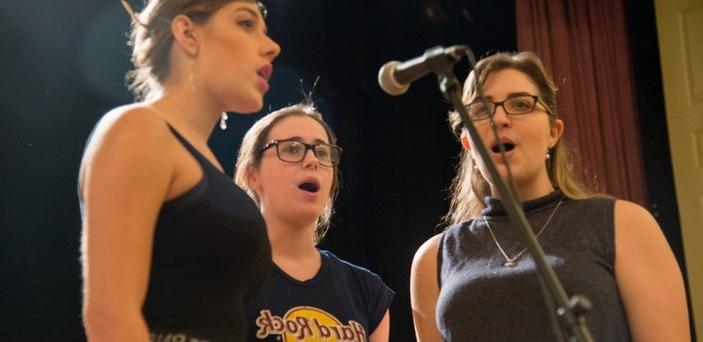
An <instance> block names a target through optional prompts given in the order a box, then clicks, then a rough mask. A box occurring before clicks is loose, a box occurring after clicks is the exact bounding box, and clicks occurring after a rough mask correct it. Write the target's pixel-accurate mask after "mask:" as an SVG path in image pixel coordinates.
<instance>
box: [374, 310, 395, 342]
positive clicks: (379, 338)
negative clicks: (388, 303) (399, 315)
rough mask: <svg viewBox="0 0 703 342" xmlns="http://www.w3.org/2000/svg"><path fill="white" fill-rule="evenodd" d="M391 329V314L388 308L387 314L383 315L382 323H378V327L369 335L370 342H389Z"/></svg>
mask: <svg viewBox="0 0 703 342" xmlns="http://www.w3.org/2000/svg"><path fill="white" fill-rule="evenodd" d="M390 330H391V315H390V313H388V310H386V314H385V315H383V319H381V323H378V326H377V327H376V329H375V330H374V331H373V332H372V333H371V336H369V342H388V338H389V337H390Z"/></svg>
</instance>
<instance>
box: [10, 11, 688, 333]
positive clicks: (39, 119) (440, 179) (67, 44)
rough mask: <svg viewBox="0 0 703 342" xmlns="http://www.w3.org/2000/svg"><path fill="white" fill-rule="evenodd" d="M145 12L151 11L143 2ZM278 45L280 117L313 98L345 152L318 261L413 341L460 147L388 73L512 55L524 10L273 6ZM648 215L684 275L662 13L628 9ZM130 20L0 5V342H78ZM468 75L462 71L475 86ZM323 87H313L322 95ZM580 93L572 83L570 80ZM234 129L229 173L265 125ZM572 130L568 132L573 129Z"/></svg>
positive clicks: (274, 100) (424, 88)
mask: <svg viewBox="0 0 703 342" xmlns="http://www.w3.org/2000/svg"><path fill="white" fill-rule="evenodd" d="M132 3H133V4H134V5H135V6H136V7H137V8H140V6H139V5H140V3H141V2H140V1H132ZM266 4H267V5H268V7H269V12H270V16H269V18H268V20H267V21H268V25H269V32H270V35H271V36H272V37H273V38H274V39H275V40H276V41H278V43H279V44H280V45H281V47H282V54H281V56H280V57H279V58H278V59H277V60H276V62H275V69H276V70H275V72H274V76H273V78H272V80H271V83H272V90H271V92H270V93H269V94H268V95H267V98H266V99H267V104H266V106H265V108H266V109H268V108H273V109H276V108H279V107H281V106H284V105H287V104H290V103H295V102H298V101H300V100H302V99H303V93H304V92H310V91H312V92H313V99H314V100H315V101H316V102H317V104H318V107H319V108H320V110H321V111H322V112H323V114H324V115H325V116H326V119H327V120H328V121H329V122H330V123H331V124H332V126H333V128H334V129H335V130H336V132H337V135H338V137H339V143H340V144H341V145H342V146H343V147H344V157H343V161H342V164H341V175H342V183H343V184H342V188H341V194H340V196H339V198H338V201H337V214H336V216H335V217H334V220H333V226H332V228H331V230H330V232H329V233H328V235H327V238H326V239H325V241H324V242H323V243H322V244H321V247H322V248H325V249H329V250H331V251H333V252H334V253H336V254H337V255H338V256H340V257H342V258H345V259H347V260H349V261H351V262H353V263H356V264H359V265H362V266H365V267H368V268H370V269H371V270H373V271H374V272H376V273H378V274H380V275H381V276H382V277H383V278H384V280H385V281H386V283H387V284H388V285H389V286H390V287H391V288H393V289H394V290H395V291H396V292H397V295H396V297H395V299H394V301H393V304H392V307H391V318H392V320H391V321H392V327H391V339H392V340H394V341H408V340H412V339H413V338H414V333H413V330H412V320H411V315H410V304H409V294H408V287H409V281H408V279H409V271H410V263H411V260H412V257H413V255H414V252H415V250H416V249H417V247H419V245H420V244H421V243H422V242H424V241H425V240H426V239H427V238H429V237H430V236H432V235H434V234H436V233H437V232H438V228H436V226H437V224H438V222H439V220H440V218H441V216H442V215H444V213H445V212H446V210H447V203H446V196H447V192H446V188H447V187H448V185H449V182H450V180H451V178H452V176H453V173H454V166H455V164H456V161H457V158H456V156H457V155H458V152H459V146H458V144H457V143H456V142H455V141H454V139H453V138H452V136H451V134H450V132H449V130H448V126H447V123H446V112H447V110H448V109H449V107H448V105H447V104H446V103H445V102H444V101H443V100H442V97H441V94H440V92H439V91H438V90H437V86H436V81H435V80H434V79H433V77H427V78H425V79H422V80H420V81H418V82H416V83H415V84H414V85H413V86H412V87H411V89H410V91H409V92H408V93H407V94H406V95H404V96H402V97H390V96H387V95H385V94H383V93H382V92H381V90H380V88H379V87H378V85H377V83H376V74H377V72H378V68H379V67H380V66H381V65H382V64H383V63H385V62H387V61H389V60H393V59H399V60H404V59H409V58H412V57H415V56H417V55H419V54H421V53H422V51H424V50H425V49H427V48H430V47H432V46H435V45H453V44H468V45H470V46H471V47H472V48H473V49H474V52H475V54H476V55H477V56H482V55H485V54H486V53H488V52H490V51H510V50H515V49H516V46H517V43H516V35H515V30H516V28H515V19H514V18H515V13H514V11H515V10H514V7H513V0H499V1H497V0H493V1H489V0H481V1H478V0H463V1H461V0H386V1H358V0H345V1H330V0H295V1H290V0H269V1H267V2H266ZM625 4H626V9H627V16H628V28H629V32H630V42H631V44H630V46H629V47H623V48H627V49H630V51H631V52H632V55H633V70H634V71H635V78H636V79H635V83H636V90H637V105H638V111H639V114H640V120H641V122H640V126H641V127H633V129H634V130H640V132H641V135H642V147H643V154H644V162H645V169H646V178H647V183H648V184H647V186H648V192H649V202H648V203H645V205H646V206H647V207H648V209H650V210H651V211H652V212H653V213H654V214H655V216H656V217H657V219H658V220H659V223H660V225H661V226H662V228H663V229H664V231H665V233H666V235H667V237H668V238H669V241H670V243H671V245H672V248H673V249H674V251H675V253H676V254H677V257H679V260H680V262H681V261H682V247H681V241H680V239H681V237H680V230H679V223H678V217H677V211H676V203H675V197H674V195H675V194H674V190H673V183H672V175H671V167H670V158H669V146H668V142H667V137H666V121H665V114H664V104H663V98H662V91H661V75H660V66H659V56H658V46H657V40H656V27H655V18H654V11H653V4H652V3H651V1H625ZM128 25H129V17H128V16H127V14H126V13H125V12H124V11H123V10H122V8H121V7H120V5H119V1H117V0H90V1H88V0H73V1H57V0H35V1H20V0H9V1H7V0H6V1H3V2H2V3H0V32H1V33H2V37H3V38H2V39H0V79H1V80H2V81H1V82H0V87H1V88H0V115H2V116H1V118H2V121H1V126H0V151H2V155H1V157H2V158H0V220H1V221H0V315H1V317H0V338H1V339H3V340H10V341H15V340H32V341H76V340H81V339H84V336H83V332H82V326H81V319H80V297H81V292H80V285H81V280H80V263H79V235H80V213H79V208H78V201H77V196H76V190H75V189H76V176H77V171H78V165H79V163H80V158H81V154H82V150H83V146H84V143H85V140H86V138H87V136H88V134H89V133H90V131H91V129H92V126H93V125H94V124H95V123H96V122H97V120H98V119H99V118H100V116H101V115H102V114H103V113H105V112H106V111H108V110H109V109H110V108H112V107H114V106H116V105H119V104H123V103H127V102H129V101H131V96H130V94H129V93H128V92H127V91H126V90H125V87H124V78H123V76H124V73H125V72H126V71H127V70H128V68H129V67H130V65H129V53H130V50H129V48H128V47H127V46H126V40H127V39H126V32H127V29H128ZM467 68H468V66H467V64H466V63H465V62H463V64H462V63H460V64H458V65H457V68H456V71H457V75H458V76H459V77H460V78H461V79H463V78H464V77H465V76H466V74H467V72H468V70H467ZM318 77H319V82H318V83H317V86H316V87H315V88H314V89H313V82H314V80H315V79H316V78H318ZM567 82H568V80H567ZM262 114H263V112H262V113H259V114H256V115H250V116H235V115H231V116H230V118H231V119H230V128H229V129H228V130H227V131H220V130H219V129H216V130H215V133H214V135H213V138H212V141H211V146H212V148H213V150H214V151H215V153H216V154H217V156H218V158H220V160H221V162H222V163H223V165H225V168H226V169H228V172H230V174H231V172H232V165H233V162H234V157H235V153H236V151H237V148H238V145H239V141H240V139H241V136H242V135H243V132H245V131H246V129H247V128H248V127H249V126H250V125H251V123H253V121H254V120H256V119H258V118H259V117H261V115H262ZM566 124H567V125H568V124H569V123H568V122H567V123H566Z"/></svg>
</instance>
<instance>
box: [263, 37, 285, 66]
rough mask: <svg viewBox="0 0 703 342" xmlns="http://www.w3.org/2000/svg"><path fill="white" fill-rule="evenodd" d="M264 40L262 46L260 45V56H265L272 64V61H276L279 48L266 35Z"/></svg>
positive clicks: (279, 51)
mask: <svg viewBox="0 0 703 342" xmlns="http://www.w3.org/2000/svg"><path fill="white" fill-rule="evenodd" d="M264 40H265V41H264V44H263V45H262V54H263V55H264V56H266V58H268V60H269V61H270V62H273V60H274V59H276V57H278V55H279V54H280V53H281V46H280V45H278V43H276V42H275V41H274V40H273V39H271V37H269V36H268V35H266V36H265V38H264Z"/></svg>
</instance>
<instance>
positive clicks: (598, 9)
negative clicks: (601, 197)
mask: <svg viewBox="0 0 703 342" xmlns="http://www.w3.org/2000/svg"><path fill="white" fill-rule="evenodd" d="M515 4H516V13H517V38H518V39H517V40H518V48H519V50H521V51H532V52H534V53H536V54H537V55H538V56H540V57H541V58H542V61H543V62H544V63H545V65H546V66H547V68H548V69H550V70H551V71H552V75H553V77H554V80H555V82H556V84H557V87H559V91H558V92H557V108H558V110H559V114H560V115H561V117H562V119H563V120H564V122H565V126H566V132H565V139H566V140H567V141H568V142H569V143H570V145H571V147H572V149H573V151H574V154H575V155H577V156H578V158H577V160H578V162H579V164H580V165H581V168H583V169H584V170H585V171H586V173H587V175H588V176H587V177H588V178H589V179H590V180H591V181H592V180H593V179H595V181H596V182H597V184H598V185H599V189H598V190H600V191H603V192H605V193H608V194H611V195H613V196H616V197H619V198H624V199H628V200H631V201H634V202H637V203H640V204H645V201H646V183H645V179H644V167H643V162H642V151H641V148H640V135H639V122H638V120H637V108H636V100H635V91H634V86H633V82H634V77H633V74H632V67H631V57H630V52H629V49H628V46H629V45H628V39H627V28H626V21H625V20H626V19H625V13H624V9H623V4H622V1H621V0H589V1H582V0H576V1H573V0H516V1H515ZM589 179H587V181H589Z"/></svg>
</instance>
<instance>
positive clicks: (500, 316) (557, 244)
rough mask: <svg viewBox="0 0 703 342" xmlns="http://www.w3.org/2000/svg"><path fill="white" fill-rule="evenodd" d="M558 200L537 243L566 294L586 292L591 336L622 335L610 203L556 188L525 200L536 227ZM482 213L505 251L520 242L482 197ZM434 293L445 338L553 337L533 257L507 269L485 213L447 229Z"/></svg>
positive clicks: (512, 251)
mask: <svg viewBox="0 0 703 342" xmlns="http://www.w3.org/2000/svg"><path fill="white" fill-rule="evenodd" d="M559 201H562V203H561V205H560V207H559V210H558V211H557V212H556V213H555V215H554V217H553V218H552V220H551V222H550V223H549V225H548V226H547V227H546V228H545V230H544V231H543V233H542V234H541V236H540V237H539V242H540V243H541V244H542V246H543V247H544V250H545V253H546V254H547V261H548V262H549V264H550V265H551V266H552V267H553V268H554V270H555V272H556V274H557V276H558V277H559V279H560V280H561V282H562V283H563V285H564V288H565V290H566V293H567V294H568V295H569V296H572V295H574V294H581V295H585V296H587V297H588V299H589V300H590V301H591V302H592V304H593V308H592V310H591V311H590V312H589V313H588V314H587V315H586V320H587V326H588V328H589V329H590V331H591V334H592V336H593V338H594V340H595V341H628V340H630V334H629V329H628V324H627V317H626V314H625V310H624V307H623V304H622V302H621V300H620V296H619V294H618V288H617V283H616V281H615V272H614V262H615V241H614V224H613V222H614V216H613V213H614V211H613V208H614V203H615V201H614V200H613V199H609V198H591V199H586V200H572V199H568V198H566V197H565V196H563V195H562V194H561V193H559V192H554V193H552V194H550V195H548V196H545V197H542V198H538V199H536V200H533V201H528V202H525V203H523V207H524V210H525V214H526V216H527V219H528V220H529V222H530V224H531V226H532V228H533V229H534V230H535V231H539V230H540V228H541V227H542V225H543V224H544V222H546V221H547V218H548V217H549V215H550V214H551V213H552V211H553V210H554V209H555V207H556V205H557V203H559ZM487 205H488V207H487V208H486V209H485V210H484V211H483V214H484V215H486V217H487V220H488V222H489V224H490V227H491V230H492V231H493V233H494V235H495V238H496V240H497V241H498V242H499V243H500V244H501V246H502V247H503V249H504V250H505V252H506V253H507V254H508V256H509V257H513V256H515V255H516V254H518V253H519V252H520V251H521V250H522V249H523V248H524V246H525V244H524V243H523V242H522V237H521V234H520V232H519V231H518V230H517V229H516V228H515V227H514V226H513V225H512V224H511V223H510V218H509V217H508V215H507V214H506V213H505V210H504V209H503V207H502V206H501V204H500V202H499V201H498V200H496V199H491V198H488V199H487ZM438 259H439V260H438V261H439V265H438V276H439V282H440V294H439V298H438V301H437V312H436V315H437V317H436V319H437V323H438V327H439V330H440V333H441V335H442V337H443V338H444V339H445V340H447V341H553V340H555V339H554V337H553V333H552V329H551V325H550V319H549V317H548V316H547V311H546V309H545V305H544V302H543V299H542V292H541V290H540V287H539V280H538V278H537V275H536V273H535V264H534V262H533V260H532V257H531V256H530V255H529V253H528V252H526V253H525V254H524V255H522V257H520V258H519V259H518V265H517V266H516V267H514V268H509V267H505V266H503V265H502V263H503V262H504V261H505V259H504V257H503V255H502V254H501V253H500V252H499V250H498V248H497V246H496V243H495V241H494V240H493V238H492V237H491V235H490V233H489V231H488V229H487V227H486V224H485V222H484V221H483V219H475V220H471V221H469V222H465V223H462V224H457V225H454V226H451V227H449V228H448V229H447V230H446V231H445V232H444V234H443V236H442V239H441V240H440V246H439V251H438Z"/></svg>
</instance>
